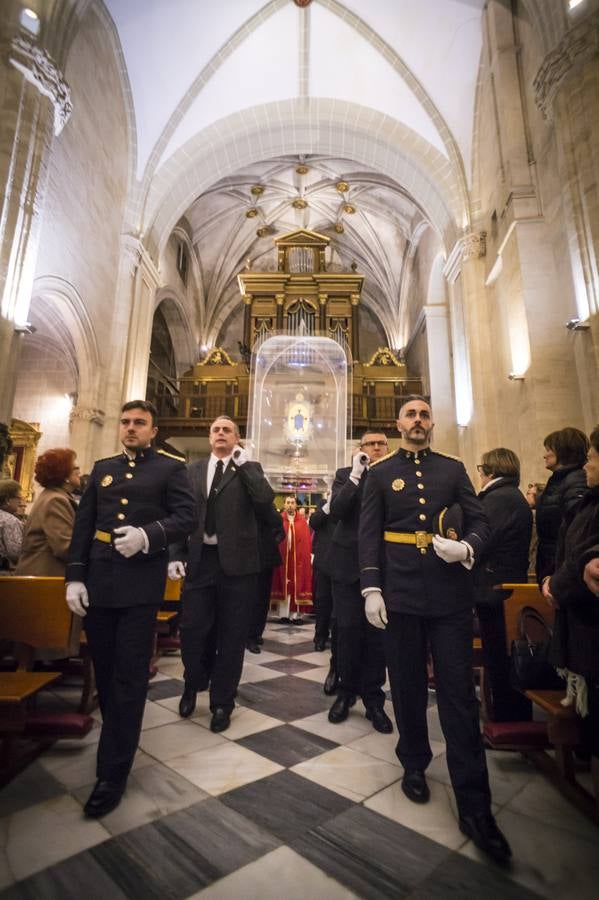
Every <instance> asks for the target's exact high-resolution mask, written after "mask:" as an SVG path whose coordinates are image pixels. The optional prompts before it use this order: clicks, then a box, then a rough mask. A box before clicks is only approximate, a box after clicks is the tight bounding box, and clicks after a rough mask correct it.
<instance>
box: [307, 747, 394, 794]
mask: <svg viewBox="0 0 599 900" xmlns="http://www.w3.org/2000/svg"><path fill="white" fill-rule="evenodd" d="M291 771H292V772H296V773H297V774H298V775H302V776H303V777H304V778H308V779H309V780H310V781H315V782H316V784H320V785H322V786H323V787H326V788H328V789H329V790H330V791H336V792H337V793H338V794H341V795H342V796H343V797H348V798H349V799H350V800H355V801H356V802H357V803H359V802H360V801H361V800H364V799H365V798H366V797H370V796H371V795H372V794H374V793H376V792H377V791H380V790H381V789H382V788H384V787H386V786H387V785H389V784H391V783H392V782H393V781H396V780H397V778H399V777H400V775H401V772H400V771H399V770H398V768H397V766H394V765H390V764H389V763H387V762H383V761H382V760H379V759H374V758H373V757H370V756H366V755H365V754H364V753H359V752H358V751H357V750H351V749H350V748H349V747H335V749H334V750H329V751H328V752H327V753H322V754H321V755H320V756H314V757H313V758H312V759H307V760H305V761H304V762H301V763H298V764H297V765H295V766H292V768H291Z"/></svg>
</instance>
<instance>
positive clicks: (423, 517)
mask: <svg viewBox="0 0 599 900" xmlns="http://www.w3.org/2000/svg"><path fill="white" fill-rule="evenodd" d="M418 518H419V519H420V521H421V522H425V521H426V515H425V514H424V513H420V515H419V516H418Z"/></svg>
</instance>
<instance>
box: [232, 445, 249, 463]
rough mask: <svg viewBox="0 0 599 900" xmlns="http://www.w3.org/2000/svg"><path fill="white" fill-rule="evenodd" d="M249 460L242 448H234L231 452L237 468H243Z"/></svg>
mask: <svg viewBox="0 0 599 900" xmlns="http://www.w3.org/2000/svg"><path fill="white" fill-rule="evenodd" d="M249 458H250V455H249V453H248V452H247V450H246V449H245V448H244V447H235V449H234V450H233V461H234V462H236V463H237V465H238V466H243V464H244V463H246V462H247V461H248V459H249Z"/></svg>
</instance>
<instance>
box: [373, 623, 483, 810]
mask: <svg viewBox="0 0 599 900" xmlns="http://www.w3.org/2000/svg"><path fill="white" fill-rule="evenodd" d="M388 617H389V623H388V625H387V627H386V629H385V632H384V634H385V646H386V656H387V666H388V669H389V680H390V682H391V695H392V699H393V709H394V711H395V719H396V721H397V728H398V731H399V741H398V743H397V748H396V753H397V756H398V758H399V761H400V762H401V764H402V766H403V767H404V769H421V770H424V769H426V767H427V766H428V764H429V763H430V761H431V759H432V753H431V748H430V744H429V740H428V728H427V721H426V709H427V700H428V674H427V667H426V662H427V649H428V646H429V645H430V650H431V653H432V657H433V665H434V669H435V683H436V686H437V703H438V708H439V718H440V720H441V728H442V729H443V734H444V735H445V741H446V744H447V767H448V769H449V775H450V777H451V783H452V785H453V789H454V792H455V796H456V801H457V805H458V811H459V814H460V815H462V816H468V815H477V814H479V813H488V812H489V811H490V809H491V793H490V790H489V777H488V773H487V763H486V759H485V751H484V747H483V744H482V738H481V734H480V725H479V716H478V703H477V700H476V695H475V692H474V680H473V677H472V611H471V609H470V608H465V609H464V610H462V611H460V612H458V613H452V614H451V615H449V616H440V617H436V618H433V617H431V618H425V617H424V616H411V615H404V614H402V613H397V612H392V611H388Z"/></svg>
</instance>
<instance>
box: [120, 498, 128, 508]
mask: <svg viewBox="0 0 599 900" xmlns="http://www.w3.org/2000/svg"><path fill="white" fill-rule="evenodd" d="M128 503H129V501H128V500H127V498H126V497H121V506H127V504H128Z"/></svg>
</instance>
